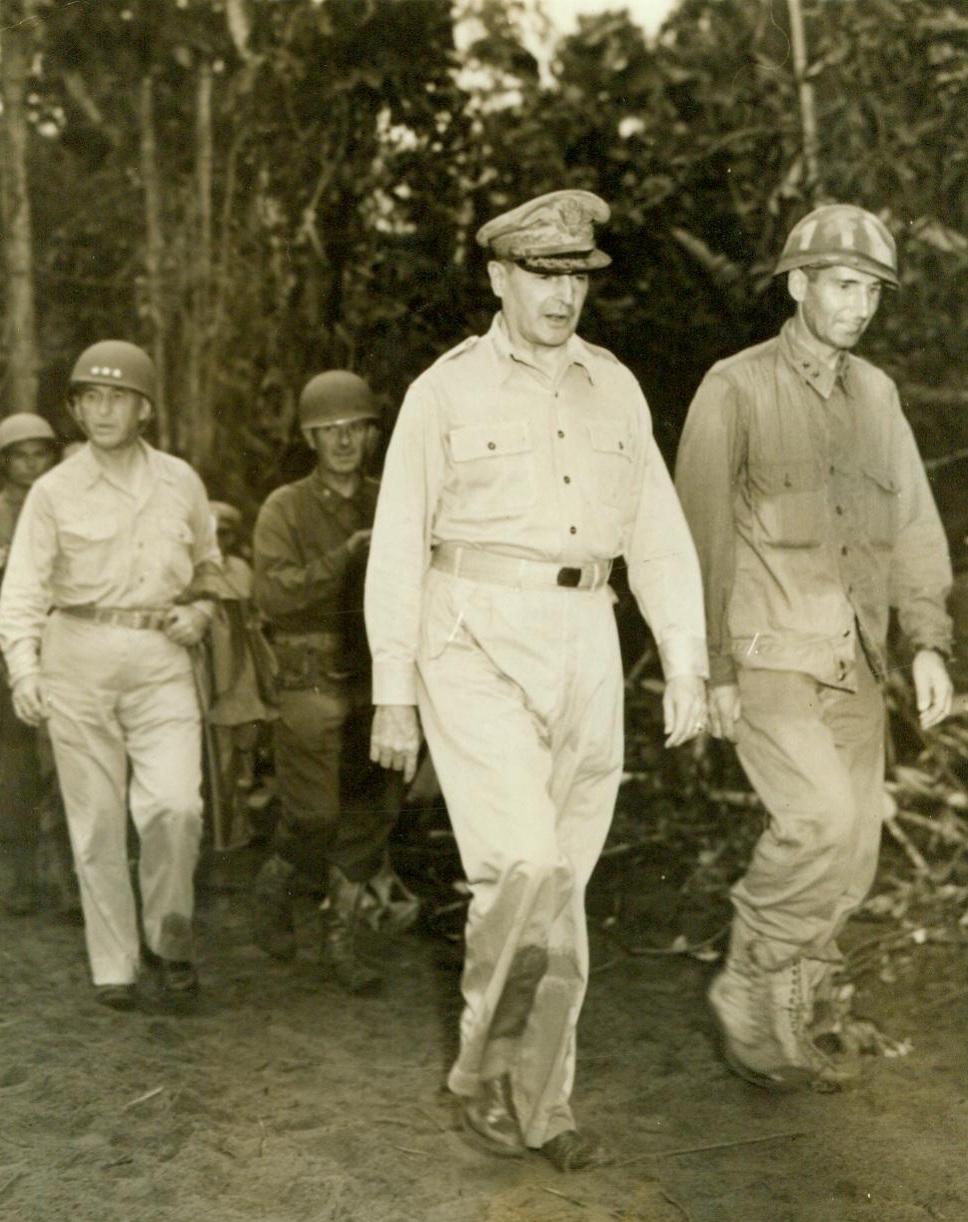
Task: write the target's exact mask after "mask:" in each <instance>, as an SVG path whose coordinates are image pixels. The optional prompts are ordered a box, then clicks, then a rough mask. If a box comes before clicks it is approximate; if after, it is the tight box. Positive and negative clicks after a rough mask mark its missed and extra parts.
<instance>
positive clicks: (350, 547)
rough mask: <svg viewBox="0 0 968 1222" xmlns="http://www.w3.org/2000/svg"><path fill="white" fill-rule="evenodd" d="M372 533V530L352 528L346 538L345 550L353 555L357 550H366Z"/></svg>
mask: <svg viewBox="0 0 968 1222" xmlns="http://www.w3.org/2000/svg"><path fill="white" fill-rule="evenodd" d="M372 534H373V531H372V530H354V531H353V533H352V534H351V535H350V537H349V538H348V539H347V540H346V550H347V551H348V552H349V554H350V555H351V556H355V555H356V553H357V552H358V551H366V550H367V548H369V546H370V535H372Z"/></svg>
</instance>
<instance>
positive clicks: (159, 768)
mask: <svg viewBox="0 0 968 1222" xmlns="http://www.w3.org/2000/svg"><path fill="white" fill-rule="evenodd" d="M41 678H42V681H43V684H44V689H45V692H46V695H47V700H48V706H49V722H48V724H49V728H50V737H51V743H52V744H53V748H54V758H55V760H56V762H57V772H58V775H59V777H60V783H61V789H62V791H63V795H64V805H65V808H66V811H67V825H68V830H69V832H70V837H71V846H72V848H73V852H74V865H75V869H76V871H77V877H78V882H79V883H80V889H81V904H82V907H83V910H84V933H85V938H86V941H87V951H88V958H89V960H90V964H91V975H92V978H93V980H94V983H95V984H127V983H131V982H133V981H134V979H135V976H136V974H137V971H138V965H139V958H140V955H139V948H140V940H139V936H138V919H137V911H136V907H135V899H134V893H133V890H132V884H131V875H130V871H129V868H128V842H127V835H128V810H129V809H130V812H131V821H132V822H133V824H134V826H135V829H136V830H137V832H138V835H139V837H140V841H141V853H140V859H139V865H138V877H139V883H140V892H141V906H142V924H143V927H144V936H145V941H146V943H147V945H148V948H149V949H150V950H152V951H154V953H155V954H157V955H161V956H162V957H164V958H167V959H180V960H186V959H191V958H192V957H193V950H192V936H191V920H192V912H193V907H194V872H195V866H196V863H197V861H198V849H199V843H200V841H201V834H202V797H201V781H202V773H201V720H200V714H199V706H198V698H197V696H196V691H195V684H194V680H193V678H192V673H191V663H190V660H189V655H188V651H187V650H186V649H183V648H182V647H181V646H180V645H175V644H174V643H173V642H172V641H169V640H168V638H167V637H166V636H165V635H164V633H162V632H156V631H151V630H144V629H136V628H120V627H115V626H113V625H111V626H108V625H101V624H96V623H92V622H90V621H88V620H79V619H72V618H70V617H69V616H66V615H57V614H56V613H55V614H54V615H52V616H51V618H50V620H49V621H48V624H47V628H46V630H45V633H44V638H43V643H42V649H41Z"/></svg>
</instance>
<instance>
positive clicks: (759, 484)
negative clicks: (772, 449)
mask: <svg viewBox="0 0 968 1222" xmlns="http://www.w3.org/2000/svg"><path fill="white" fill-rule="evenodd" d="M749 483H750V489H751V492H752V498H753V511H754V515H755V519H756V523H757V526H758V530H759V535H760V537H761V539H762V541H763V542H764V543H766V544H770V545H772V546H774V547H819V545H820V544H821V542H822V541H823V525H824V513H825V498H824V489H823V480H822V478H821V473H820V468H819V466H818V465H817V463H815V462H761V463H751V464H750V468H749Z"/></svg>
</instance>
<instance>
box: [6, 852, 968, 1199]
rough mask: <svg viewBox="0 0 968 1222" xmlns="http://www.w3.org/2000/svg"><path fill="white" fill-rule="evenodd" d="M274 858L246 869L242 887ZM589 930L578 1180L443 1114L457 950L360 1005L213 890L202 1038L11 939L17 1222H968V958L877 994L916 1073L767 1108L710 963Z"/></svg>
mask: <svg viewBox="0 0 968 1222" xmlns="http://www.w3.org/2000/svg"><path fill="white" fill-rule="evenodd" d="M257 860H258V859H257V855H254V854H249V856H248V857H246V855H245V854H243V855H242V857H240V858H238V859H236V864H235V866H234V871H235V879H234V881H235V882H236V884H238V883H240V882H244V881H245V878H246V877H247V876H248V875H250V874H251V871H252V870H253V869H254V868H255V866H256V864H257ZM593 907H594V905H593ZM600 924H601V923H600V921H599V920H597V919H596V920H595V921H594V926H595V928H594V930H593V963H594V965H595V967H594V974H593V977H592V981H591V986H590V989H589V996H588V1002H587V1005H586V1008H585V1011H584V1014H583V1018H582V1022H581V1027H580V1059H579V1072H578V1080H577V1084H576V1090H575V1106H576V1111H577V1115H578V1117H579V1119H580V1121H581V1123H582V1124H583V1125H585V1126H587V1127H588V1128H591V1129H594V1130H596V1131H597V1132H598V1133H599V1134H600V1135H601V1136H602V1138H603V1140H604V1142H605V1143H606V1145H607V1148H608V1151H609V1153H610V1164H609V1165H607V1166H602V1167H597V1168H594V1169H592V1170H589V1171H586V1172H581V1173H577V1174H574V1175H571V1176H568V1177H565V1176H562V1175H560V1174H558V1173H557V1172H556V1171H555V1170H554V1169H553V1168H552V1167H551V1166H550V1165H548V1164H547V1163H545V1162H544V1161H543V1160H542V1159H540V1158H539V1157H537V1156H531V1157H528V1158H527V1159H525V1160H522V1161H512V1160H505V1159H493V1158H488V1157H487V1156H484V1155H482V1154H479V1153H478V1152H477V1151H476V1150H474V1149H473V1148H471V1147H469V1146H468V1145H466V1144H465V1142H464V1140H463V1138H462V1137H461V1135H460V1132H459V1126H458V1122H457V1114H456V1112H455V1110H454V1107H453V1104H452V1102H451V1100H450V1098H449V1097H448V1095H447V1093H446V1091H445V1090H444V1089H443V1082H444V1077H445V1073H446V1070H447V1067H448V1064H449V1062H450V1059H451V1057H452V1055H453V1052H454V1045H455V1028H456V1018H457V1014H458V1008H459V963H460V949H459V947H458V946H457V945H456V944H455V943H453V942H451V941H448V940H447V939H446V938H444V937H442V936H440V935H439V934H436V935H435V934H432V933H430V932H428V931H427V930H423V931H419V930H418V931H411V932H410V933H408V934H406V935H400V936H396V937H392V938H391V937H388V936H384V935H379V936H378V935H372V937H371V938H370V945H369V950H370V952H371V953H372V954H374V955H376V956H378V957H379V958H380V959H381V961H382V963H383V965H384V967H385V969H386V973H387V987H386V989H385V991H384V992H383V994H382V995H381V996H378V997H375V998H369V999H351V998H349V997H347V996H346V995H344V994H343V993H341V992H340V991H339V989H338V988H337V987H336V986H335V985H334V984H332V983H330V982H329V981H327V980H325V979H324V978H322V975H321V971H320V968H319V966H318V962H317V944H316V943H317V933H316V924H315V915H314V911H313V908H312V906H311V905H310V904H309V903H308V901H307V902H306V904H305V906H304V908H303V909H302V910H301V923H300V944H301V949H300V954H299V956H298V958H297V960H296V962H295V964H293V965H291V966H281V965H277V964H275V963H270V962H268V961H267V960H266V959H265V958H264V957H263V956H262V955H261V954H259V952H257V951H256V950H254V949H253V948H252V947H251V945H250V944H249V940H248V933H247V926H246V915H245V903H244V892H242V891H241V890H206V891H204V892H202V894H201V897H200V910H199V918H198V932H199V940H200V949H201V969H202V976H203V983H204V994H203V999H202V1002H201V1004H200V1007H199V1009H198V1011H197V1013H195V1014H193V1015H185V1016H175V1015H170V1014H166V1013H164V1012H162V1011H160V1010H159V1011H156V1012H152V1008H151V1006H150V999H149V1008H148V1010H146V1011H138V1012H135V1013H133V1014H117V1013H114V1012H110V1011H106V1010H104V1009H102V1008H101V1007H99V1006H97V1005H96V1004H95V1003H94V1001H93V997H92V993H91V989H90V986H89V983H88V977H87V968H86V963H85V959H84V952H83V944H82V936H81V931H80V930H79V929H78V928H76V927H72V926H69V925H65V924H62V923H57V922H56V921H55V920H54V918H52V917H50V916H43V915H42V916H35V917H29V918H23V917H21V918H13V917H9V916H3V917H2V918H0V935H2V952H0V954H2V964H0V966H2V998H0V1036H2V1040H0V1219H2V1220H3V1222H14V1220H17V1222H60V1220H61V1219H65V1220H70V1222H183V1220H184V1222H205V1220H209V1219H211V1220H212V1222H257V1220H258V1222H572V1220H574V1222H601V1220H604V1219H612V1218H619V1219H625V1220H627V1222H683V1220H689V1222H854V1220H857V1222H860V1220H862V1219H863V1220H865V1222H866V1220H868V1219H876V1220H877V1222H921V1220H926V1219H947V1220H948V1222H965V1220H966V1219H968V1161H966V1156H965V1151H966V1149H968V1050H966V1040H965V1033H966V1022H965V998H966V995H968V988H966V986H968V953H966V951H965V950H964V948H952V947H944V946H931V945H926V946H923V947H919V948H916V950H915V951H914V953H913V954H911V955H910V956H909V957H908V958H907V959H904V960H901V961H900V962H899V965H898V968H897V973H896V974H897V980H896V981H895V982H894V983H892V984H889V985H887V984H883V983H881V982H880V981H878V980H877V979H876V978H875V977H869V978H868V979H867V981H866V985H865V987H863V988H861V989H860V994H859V1005H858V1009H859V1010H860V1011H861V1012H864V1013H866V1014H868V1015H870V1016H871V1017H873V1018H875V1019H876V1020H877V1021H878V1022H879V1023H880V1024H881V1025H882V1027H883V1028H884V1029H885V1030H887V1031H889V1032H890V1033H891V1034H893V1035H894V1036H896V1037H898V1038H903V1039H905V1040H907V1041H909V1042H910V1045H911V1050H910V1053H909V1055H907V1056H904V1057H898V1058H895V1059H884V1058H876V1059H872V1060H871V1062H870V1064H869V1066H868V1072H867V1073H866V1075H865V1077H864V1078H863V1080H862V1081H861V1083H860V1084H859V1085H858V1086H857V1087H856V1088H854V1089H853V1090H851V1091H850V1092H849V1093H845V1094H840V1095H819V1094H804V1095H788V1096H772V1095H769V1094H766V1093H764V1092H762V1091H760V1090H758V1089H757V1088H755V1087H752V1086H749V1085H747V1084H745V1083H743V1082H741V1081H739V1080H738V1079H736V1078H735V1077H733V1076H731V1075H730V1074H729V1072H728V1071H727V1070H726V1069H725V1068H724V1067H723V1065H722V1064H721V1062H720V1060H719V1058H718V1055H717V1049H716V1041H715V1034H714V1030H713V1025H712V1022H711V1020H710V1017H709V1014H708V1012H707V1009H706V1006H705V1004H704V993H705V989H706V987H707V984H708V981H709V978H710V975H711V974H712V972H713V971H714V970H715V965H714V964H712V963H708V962H700V961H698V960H696V959H693V958H688V957H685V956H682V955H647V956H641V955H630V954H628V953H625V952H623V951H622V950H621V949H620V948H618V947H617V945H616V944H615V942H614V940H613V939H612V938H611V937H610V936H607V935H606V934H605V933H604V932H602V930H601V928H600ZM854 936H855V937H860V938H863V937H864V936H865V931H864V930H863V929H857V930H855V931H854ZM866 936H869V931H867V935H866Z"/></svg>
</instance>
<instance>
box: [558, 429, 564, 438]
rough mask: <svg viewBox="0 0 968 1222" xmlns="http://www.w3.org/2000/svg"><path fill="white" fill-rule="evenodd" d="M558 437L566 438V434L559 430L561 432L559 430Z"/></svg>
mask: <svg viewBox="0 0 968 1222" xmlns="http://www.w3.org/2000/svg"><path fill="white" fill-rule="evenodd" d="M558 436H559V437H564V433H563V432H562V431H561V429H559V430H558Z"/></svg>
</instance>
